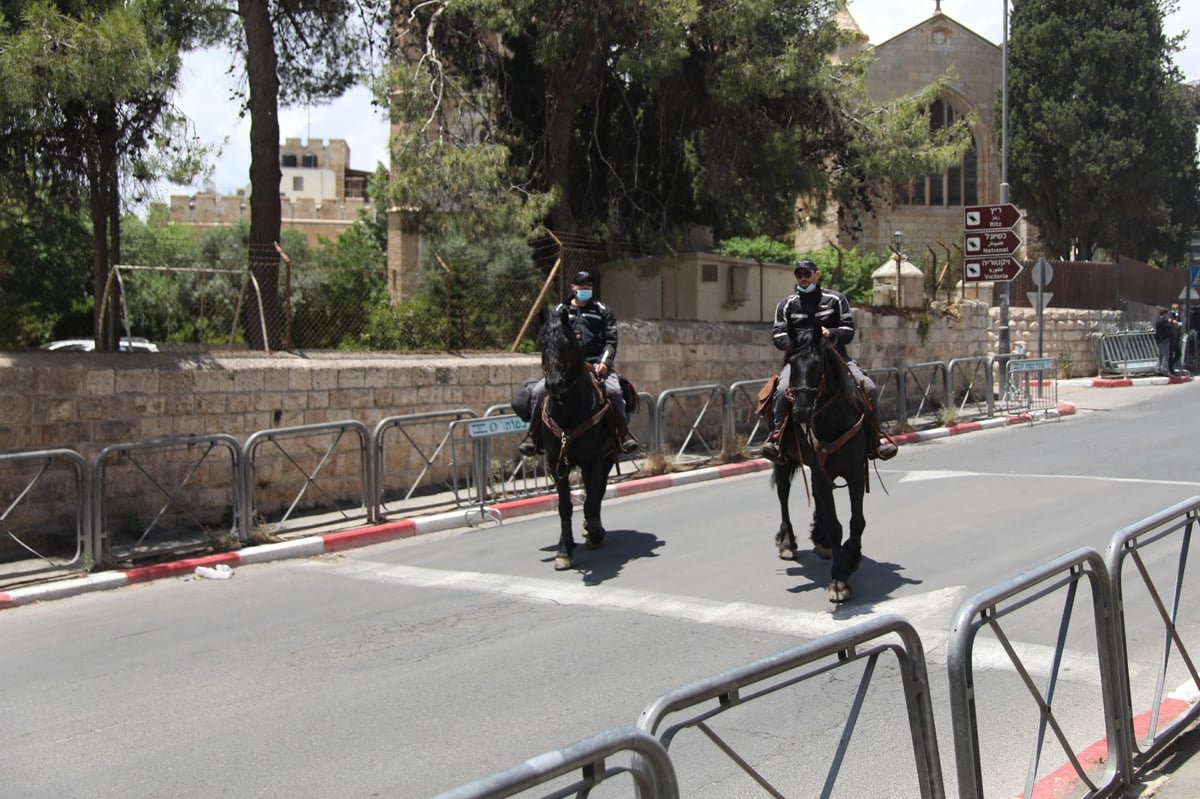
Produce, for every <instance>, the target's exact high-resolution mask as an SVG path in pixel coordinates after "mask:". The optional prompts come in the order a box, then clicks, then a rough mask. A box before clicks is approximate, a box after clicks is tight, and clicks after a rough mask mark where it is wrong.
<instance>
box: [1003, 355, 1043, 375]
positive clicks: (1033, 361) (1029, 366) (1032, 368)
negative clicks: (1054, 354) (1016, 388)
mask: <svg viewBox="0 0 1200 799" xmlns="http://www.w3.org/2000/svg"><path fill="white" fill-rule="evenodd" d="M1053 368H1054V361H1052V360H1050V359H1049V358H1025V359H1023V360H1019V361H1009V362H1008V371H1010V372H1045V371H1047V370H1049V369H1053Z"/></svg>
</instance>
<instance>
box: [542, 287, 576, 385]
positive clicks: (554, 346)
mask: <svg viewBox="0 0 1200 799" xmlns="http://www.w3.org/2000/svg"><path fill="white" fill-rule="evenodd" d="M538 348H539V349H540V350H541V351H542V373H543V374H545V376H546V393H547V394H549V395H550V396H552V397H558V396H559V395H561V394H562V393H563V392H564V391H566V390H567V389H568V388H570V387H571V386H572V385H574V383H575V382H576V380H578V378H579V376H580V374H582V372H583V370H584V365H583V364H584V358H583V350H582V349H580V346H579V341H578V340H577V339H576V338H575V331H574V330H572V328H571V317H570V313H569V312H568V311H567V309H566V307H565V306H564V307H563V308H562V310H560V311H559V313H557V314H551V315H550V318H549V319H547V320H546V324H545V325H544V326H543V327H542V334H541V336H540V337H539V339H538Z"/></svg>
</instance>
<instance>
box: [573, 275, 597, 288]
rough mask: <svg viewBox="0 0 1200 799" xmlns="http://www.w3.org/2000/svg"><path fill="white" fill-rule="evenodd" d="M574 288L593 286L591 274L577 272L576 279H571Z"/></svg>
mask: <svg viewBox="0 0 1200 799" xmlns="http://www.w3.org/2000/svg"><path fill="white" fill-rule="evenodd" d="M571 285H572V286H590V285H592V273H591V272H576V273H575V277H573V278H571Z"/></svg>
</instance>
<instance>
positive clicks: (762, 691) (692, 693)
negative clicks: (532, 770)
mask: <svg viewBox="0 0 1200 799" xmlns="http://www.w3.org/2000/svg"><path fill="white" fill-rule="evenodd" d="M896 638H898V639H899V641H898V643H897V642H896V641H895V640H885V639H896ZM883 655H891V656H894V658H895V662H896V665H897V666H898V667H899V671H900V675H901V680H902V683H903V692H904V702H905V708H906V711H907V722H908V727H909V733H910V735H911V742H912V749H913V757H914V767H915V768H914V774H913V780H914V782H915V785H914V786H913V787H918V786H919V795H920V796H922V797H927V798H928V797H943V796H945V789H944V787H943V785H942V770H941V763H940V760H939V757H938V746H937V733H936V729H935V725H934V717H933V707H932V702H931V699H930V693H929V678H928V674H927V673H926V670H925V654H924V649H923V647H922V645H921V640H920V637H919V636H918V635H917V632H916V630H915V629H914V628H913V627H912V626H911V625H910V624H909V623H908V622H907V621H905V620H903V619H901V618H899V617H898V616H893V615H890V614H882V615H879V616H877V617H875V618H872V619H869V620H868V621H865V622H862V623H860V624H856V625H854V626H853V627H848V628H846V629H843V630H839V631H838V632H835V633H831V634H828V635H826V636H824V637H822V638H819V639H817V640H815V641H810V642H808V643H805V644H801V645H800V646H797V647H794V648H792V649H789V650H787V651H785V652H781V653H779V654H777V655H773V656H771V657H767V658H763V659H761V660H758V661H755V662H753V663H749V664H746V665H744V666H739V667H737V668H734V669H730V670H729V671H726V672H724V673H722V674H718V675H716V676H713V677H710V678H708V679H705V680H700V681H698V682H695V683H692V684H691V685H687V686H684V687H683V688H679V689H677V690H675V691H672V692H670V693H668V694H665V695H663V696H661V697H659V698H658V699H656V700H654V701H653V702H651V703H650V704H649V705H648V706H647V707H646V708H645V709H644V710H643V711H642V714H641V718H640V719H639V720H638V727H639V728H640V729H642V730H645V731H646V732H648V733H650V734H652V735H655V736H656V737H658V739H659V740H661V741H662V743H663V746H664V747H666V749H667V751H668V752H671V751H672V746H673V745H674V744H675V743H676V740H677V738H678V736H679V734H680V733H681V732H684V731H685V730H695V731H698V732H699V733H700V734H701V735H703V736H704V737H706V738H707V739H708V740H709V742H710V743H712V744H713V745H714V746H715V748H716V749H717V751H718V752H720V753H723V754H724V755H725V756H726V757H727V758H728V759H729V761H730V762H731V763H732V764H733V765H734V766H736V767H737V768H738V769H740V770H741V771H743V772H745V774H746V775H747V776H748V777H749V778H750V779H751V780H753V781H754V782H755V783H757V785H758V786H759V787H761V788H762V789H764V790H765V791H766V792H767V793H769V794H770V795H772V796H818V795H819V796H829V795H830V794H831V792H832V789H833V786H834V784H835V783H836V782H837V778H838V776H839V773H840V771H841V769H842V768H843V766H844V764H845V760H846V753H847V750H848V747H849V744H850V741H851V735H852V734H853V733H854V731H855V726H856V724H857V722H858V719H859V715H860V713H861V711H862V709H863V705H864V700H865V698H866V695H867V689H868V688H869V687H871V686H872V681H873V679H875V678H876V676H877V675H876V670H877V666H878V665H879V661H880V658H881V657H882V656H883ZM855 664H857V665H858V666H859V667H860V668H861V673H860V674H859V678H858V681H857V688H856V690H855V692H854V695H853V697H852V699H850V701H849V708H848V710H847V713H846V718H845V727H844V728H843V730H842V733H841V737H840V740H839V742H838V744H837V746H836V748H835V750H834V751H833V752H832V753H831V757H830V763H829V769H828V771H827V772H826V774H825V775H824V778H823V782H822V783H821V784H819V785H818V784H813V783H806V784H798V783H797V781H798V780H803V779H804V778H805V777H807V776H809V771H810V769H809V768H808V767H806V768H805V769H795V768H794V767H792V765H791V758H785V759H784V761H785V762H784V763H782V764H781V766H782V771H783V773H782V774H777V775H774V779H772V778H771V777H768V776H767V775H765V774H763V773H761V772H760V771H759V770H758V769H756V768H755V767H754V765H753V764H752V761H753V760H755V759H757V758H755V757H754V755H753V754H750V753H748V752H745V751H743V750H744V749H746V748H748V747H751V746H753V742H754V741H755V740H756V739H760V736H758V735H756V734H754V733H753V731H751V733H750V734H748V735H747V734H746V731H745V730H744V729H741V728H740V727H731V728H730V729H728V730H722V729H718V724H717V721H718V720H719V719H720V718H721V717H722V716H724V715H725V714H728V713H731V712H733V711H735V710H736V709H738V708H742V707H744V706H746V705H748V704H749V703H753V702H756V701H758V700H769V699H772V698H776V697H775V695H776V694H777V693H778V692H780V691H782V690H785V689H796V688H797V687H798V686H800V685H801V684H802V683H805V682H806V681H809V680H814V681H815V678H817V677H821V676H823V675H825V674H828V673H830V672H834V671H838V672H839V676H841V675H847V676H842V679H843V680H846V681H847V682H849V681H850V680H852V677H851V676H848V672H847V671H845V670H847V669H848V668H849V667H850V666H852V665H855ZM828 682H829V681H827V684H826V685H824V686H821V687H820V688H819V689H814V690H822V691H825V692H828V690H829V685H828ZM832 682H833V683H839V684H840V682H841V680H833V681H832ZM823 696H824V699H825V700H826V701H828V700H831V699H832V696H831V695H829V694H828V693H825V694H824V695H823ZM838 698H839V699H840V700H845V699H847V697H845V696H841V695H839V697H838ZM760 704H763V703H760ZM786 706H787V707H790V708H793V709H794V708H795V707H796V706H797V703H796V702H791V703H788V704H787V705H786ZM801 706H802V705H801ZM800 716H801V718H794V719H793V721H795V722H796V723H800V724H811V723H812V720H811V719H808V718H804V717H803V716H804V714H800ZM722 733H724V734H722ZM770 737H771V738H772V739H775V738H778V737H786V735H785V733H783V732H782V731H781V730H780V729H772V731H771V736H770ZM735 738H737V739H738V740H734V739H735ZM827 740H829V739H827ZM739 745H740V746H741V747H742V750H739ZM881 748H886V749H889V750H890V747H881ZM706 751H707V750H706ZM806 751H807V752H808V753H809V755H814V754H815V751H814V750H813V749H811V748H809V749H807V750H806ZM860 751H861V750H860ZM672 760H673V761H674V762H675V763H676V768H677V769H678V768H679V764H680V758H679V755H678V754H676V753H674V752H672ZM809 760H810V761H811V757H810V758H809ZM706 762H707V761H706ZM722 762H724V761H722ZM807 765H808V766H811V765H812V763H811V762H809V763H808V764H807ZM876 765H878V764H876ZM870 767H871V766H870V765H868V766H867V768H870ZM878 771H880V772H886V773H888V774H890V775H891V777H890V778H891V779H894V780H896V781H897V782H898V781H899V780H900V779H902V777H901V776H900V775H898V774H897V772H896V769H895V764H893V763H889V764H888V765H887V766H886V767H885V768H879V769H878ZM816 779H817V780H821V779H822V778H821V776H820V775H819V774H817V775H816ZM784 780H788V781H789V784H788V785H787V786H781V785H780V784H779V783H781V782H782V781H784ZM684 785H685V784H684ZM895 787H896V790H895V791H894V793H893V795H896V796H912V795H914V794H913V793H912V792H911V789H910V788H906V787H904V786H900V785H897V786H895ZM685 790H686V789H685Z"/></svg>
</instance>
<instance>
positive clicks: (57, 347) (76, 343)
mask: <svg viewBox="0 0 1200 799" xmlns="http://www.w3.org/2000/svg"><path fill="white" fill-rule="evenodd" d="M120 346H121V352H158V345H156V344H154V343H152V342H150V341H148V340H146V339H144V338H141V337H138V336H130V337H125V338H122V339H121V345H120ZM42 349H44V350H52V351H55V352H91V351H92V350H94V349H96V342H95V341H94V340H93V339H90V338H64V339H61V340H59V341H51V342H50V343H49V344H43V345H42Z"/></svg>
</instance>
